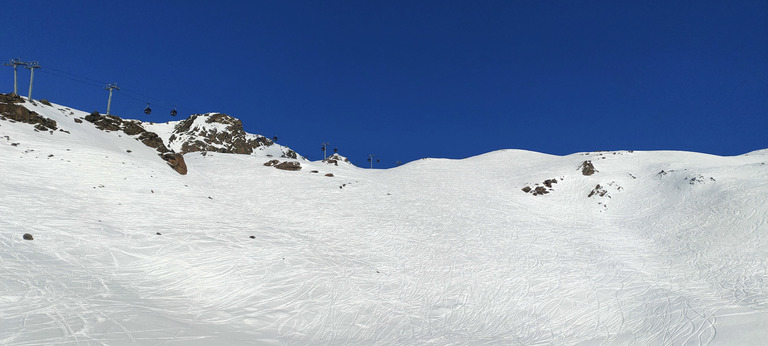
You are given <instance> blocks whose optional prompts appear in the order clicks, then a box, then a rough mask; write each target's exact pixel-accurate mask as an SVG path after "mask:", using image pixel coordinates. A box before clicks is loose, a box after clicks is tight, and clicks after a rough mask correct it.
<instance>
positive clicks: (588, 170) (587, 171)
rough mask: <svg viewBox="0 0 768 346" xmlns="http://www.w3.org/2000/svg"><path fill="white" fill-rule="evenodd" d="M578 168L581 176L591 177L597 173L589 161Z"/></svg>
mask: <svg viewBox="0 0 768 346" xmlns="http://www.w3.org/2000/svg"><path fill="white" fill-rule="evenodd" d="M579 168H581V174H583V175H592V174H595V172H598V170H596V169H595V166H594V165H593V164H592V161H589V160H587V161H584V162H582V163H581V166H579Z"/></svg>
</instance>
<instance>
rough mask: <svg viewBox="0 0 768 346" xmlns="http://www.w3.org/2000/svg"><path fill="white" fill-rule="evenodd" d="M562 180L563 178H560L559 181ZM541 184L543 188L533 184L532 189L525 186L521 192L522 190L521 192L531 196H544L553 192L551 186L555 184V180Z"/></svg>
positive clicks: (548, 180)
mask: <svg viewBox="0 0 768 346" xmlns="http://www.w3.org/2000/svg"><path fill="white" fill-rule="evenodd" d="M562 179H563V178H560V180H562ZM542 184H543V185H544V186H541V185H539V184H534V185H533V187H530V186H526V187H524V188H523V189H522V190H523V192H525V193H530V194H532V195H534V196H539V195H546V194H548V193H549V192H550V191H553V189H552V185H553V184H557V178H552V179H547V180H544V182H543V183H542Z"/></svg>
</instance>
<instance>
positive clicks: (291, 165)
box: [275, 161, 301, 171]
mask: <svg viewBox="0 0 768 346" xmlns="http://www.w3.org/2000/svg"><path fill="white" fill-rule="evenodd" d="M275 168H277V169H282V170H284V171H298V170H301V164H300V163H298V162H296V161H285V162H281V163H279V164H276V165H275Z"/></svg>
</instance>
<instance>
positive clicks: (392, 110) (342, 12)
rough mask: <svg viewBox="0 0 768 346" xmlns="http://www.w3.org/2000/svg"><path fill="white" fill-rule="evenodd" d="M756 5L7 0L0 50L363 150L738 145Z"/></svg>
mask: <svg viewBox="0 0 768 346" xmlns="http://www.w3.org/2000/svg"><path fill="white" fill-rule="evenodd" d="M11 9H13V10H11ZM766 13H768V1H633V2H627V1H218V2H212V1H162V0H160V1H158V0H155V1H21V2H15V3H14V4H13V5H8V6H5V8H4V9H3V11H2V12H0V22H1V23H2V30H0V40H1V42H2V49H0V52H2V54H0V60H3V62H5V61H6V60H8V59H11V58H21V59H22V60H24V61H32V60H36V61H39V63H40V65H41V66H42V69H39V70H37V71H36V72H35V81H34V90H33V97H34V98H37V99H39V98H45V99H49V100H50V101H52V102H56V103H60V104H65V105H69V106H72V107H75V108H79V109H82V110H86V111H93V110H98V111H100V112H105V111H106V103H107V95H108V93H107V91H106V90H104V89H103V86H104V85H105V84H106V83H113V82H116V83H117V85H118V86H119V87H120V88H121V90H120V91H117V92H115V95H114V97H113V101H112V113H113V114H116V115H119V116H122V117H125V118H138V119H142V120H147V121H157V122H163V121H168V120H171V119H172V118H171V116H170V115H169V114H168V113H169V111H170V110H171V108H172V107H173V106H174V105H177V107H178V110H179V114H180V116H179V117H186V116H187V115H189V114H193V113H205V112H211V111H217V112H223V113H227V114H230V115H232V116H235V117H237V118H240V119H242V121H243V124H244V126H245V129H246V131H248V132H252V133H259V134H264V135H266V136H269V137H272V136H275V135H276V136H278V137H279V140H278V142H280V143H281V144H283V145H287V146H290V147H291V148H293V149H295V150H296V151H298V152H299V153H300V154H302V155H305V156H307V157H308V158H309V159H312V160H317V159H320V158H322V152H321V151H320V144H321V143H322V142H323V141H328V142H330V143H331V147H337V148H338V149H339V152H340V153H342V154H343V155H346V156H348V157H349V158H350V159H351V160H352V161H353V163H355V164H357V165H358V166H367V162H366V160H367V158H368V155H369V154H374V155H375V156H376V157H377V158H378V159H380V160H381V162H380V163H379V164H378V165H377V167H391V166H394V165H395V162H396V161H402V162H408V161H412V160H417V159H420V158H424V157H442V158H465V157H469V156H474V155H479V154H483V153H486V152H489V151H493V150H498V149H526V150H533V151H538V152H544V153H549V154H556V155H566V154H570V153H574V152H580V151H595V150H622V149H626V150H686V151H696V152H704V153H711V154H717V155H738V154H743V153H745V152H749V151H752V150H757V149H763V148H767V147H768V134H767V133H768V15H766ZM0 67H2V69H0V91H2V92H10V91H12V89H13V86H12V84H13V74H12V69H11V68H10V67H8V66H0ZM28 79H29V73H28V72H27V71H26V70H23V72H21V73H20V84H19V90H20V93H21V94H22V95H26V94H27V91H28V83H29V80H28ZM147 102H150V103H151V106H152V108H153V113H152V114H151V115H150V116H145V115H144V114H143V113H142V110H143V108H144V106H145V104H146V103H147Z"/></svg>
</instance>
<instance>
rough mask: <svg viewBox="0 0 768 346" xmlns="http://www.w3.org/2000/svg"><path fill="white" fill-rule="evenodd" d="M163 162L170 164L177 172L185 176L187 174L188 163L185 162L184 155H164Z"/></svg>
mask: <svg viewBox="0 0 768 346" xmlns="http://www.w3.org/2000/svg"><path fill="white" fill-rule="evenodd" d="M162 157H163V160H165V161H166V162H168V165H170V166H171V168H173V169H174V170H175V171H176V172H179V174H181V175H184V174H187V163H186V162H185V161H184V155H182V154H179V153H165V154H163V155H162Z"/></svg>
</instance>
